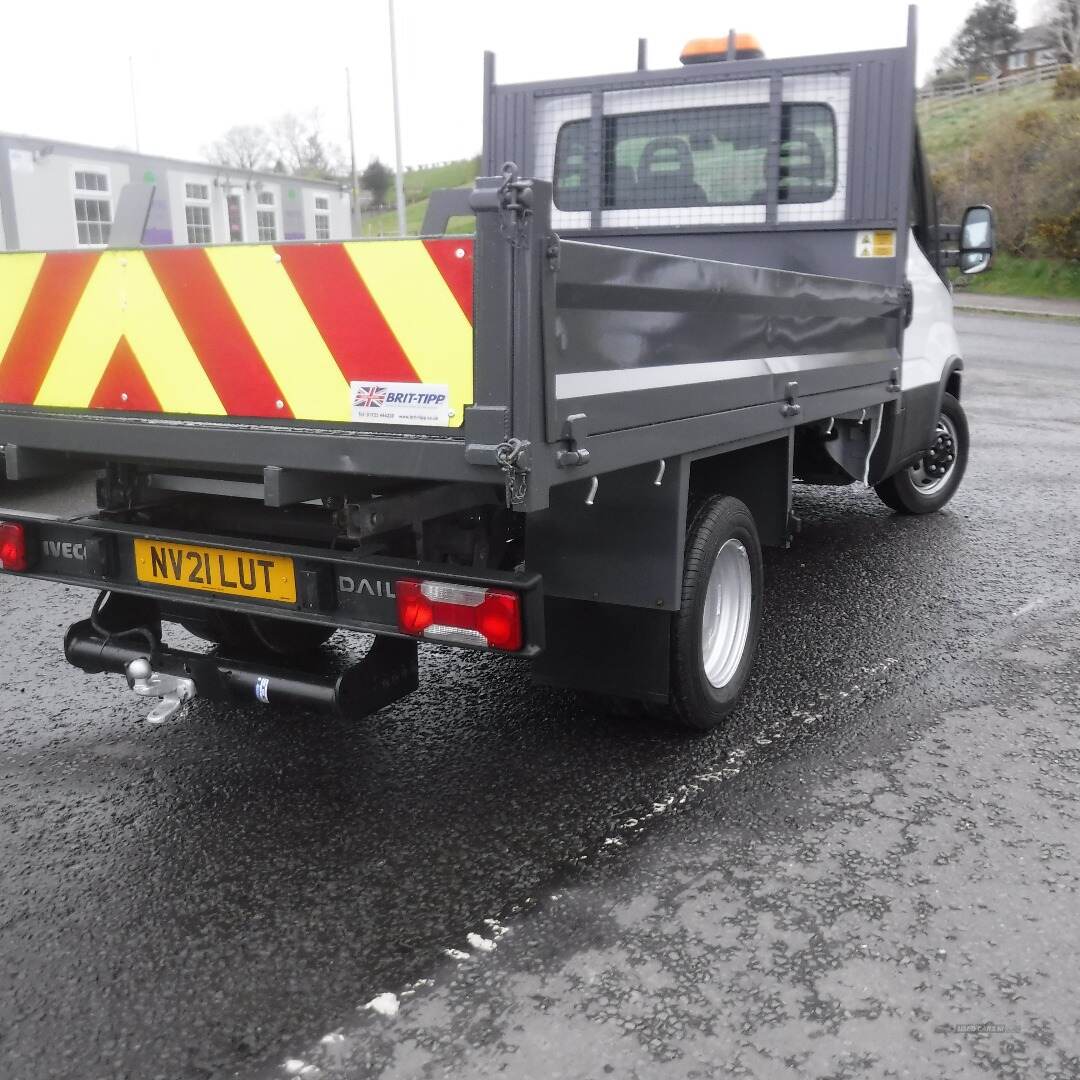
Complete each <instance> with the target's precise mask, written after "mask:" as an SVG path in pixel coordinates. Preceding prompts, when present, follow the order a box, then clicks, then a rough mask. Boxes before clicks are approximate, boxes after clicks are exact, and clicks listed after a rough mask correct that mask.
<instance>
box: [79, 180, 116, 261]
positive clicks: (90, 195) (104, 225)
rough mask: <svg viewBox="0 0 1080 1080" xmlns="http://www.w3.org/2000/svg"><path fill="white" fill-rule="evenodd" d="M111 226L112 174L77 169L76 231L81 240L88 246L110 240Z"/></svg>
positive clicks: (80, 241)
mask: <svg viewBox="0 0 1080 1080" xmlns="http://www.w3.org/2000/svg"><path fill="white" fill-rule="evenodd" d="M111 227H112V203H111V202H110V200H109V174H108V173H103V172H89V171H84V170H80V171H78V172H77V173H75V231H76V234H77V235H78V239H79V243H80V244H86V245H88V246H91V245H92V246H99V245H101V244H107V243H108V242H109V230H110V229H111Z"/></svg>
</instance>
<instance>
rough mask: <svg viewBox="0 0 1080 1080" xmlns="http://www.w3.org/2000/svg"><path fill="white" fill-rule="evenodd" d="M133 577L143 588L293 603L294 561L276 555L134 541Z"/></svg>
mask: <svg viewBox="0 0 1080 1080" xmlns="http://www.w3.org/2000/svg"><path fill="white" fill-rule="evenodd" d="M135 573H136V575H137V576H138V578H139V580H140V581H145V582H146V583H147V584H148V585H175V586H177V587H178V588H181V589H199V590H201V591H202V592H212V593H218V594H220V595H222V596H246V597H250V598H251V599H255V600H276V601H277V602H278V603H282V604H295V603H296V574H295V571H294V570H293V561H292V559H286V558H282V557H281V556H279V555H256V554H254V553H253V552H250V551H230V550H229V549H227V548H213V547H195V546H193V545H191V544H170V543H165V542H164V541H162V540H136V541H135Z"/></svg>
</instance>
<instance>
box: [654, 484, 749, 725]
mask: <svg viewBox="0 0 1080 1080" xmlns="http://www.w3.org/2000/svg"><path fill="white" fill-rule="evenodd" d="M763 580H764V574H763V571H762V563H761V543H760V541H759V539H758V532H757V526H756V525H755V524H754V518H753V516H752V515H751V513H750V511H749V510H748V509H747V508H746V506H745V505H744V504H743V503H741V502H740V501H739V500H738V499H734V498H731V497H730V496H722V495H719V496H714V497H713V498H710V499H707V500H706V501H705V502H704V503H702V504H701V505H700V506H699V507H698V509H697V513H696V514H695V515H694V518H693V521H692V522H691V524H690V527H689V529H688V530H687V539H686V558H685V561H684V564H683V590H682V604H681V606H680V610H679V614H678V615H677V616H676V619H675V624H674V629H673V633H672V650H671V714H672V718H673V719H674V720H675V721H677V722H678V723H679V724H681V725H682V726H684V727H688V728H695V729H697V730H699V731H708V730H710V729H711V728H715V727H717V726H718V725H719V724H721V723H722V722H723V721H724V719H725V718H726V717H727V715H728V714H729V713H730V712H731V711H732V709H734V708H735V706H736V704H737V703H738V700H739V696H740V694H741V693H742V690H743V687H744V686H745V685H746V680H747V679H748V678H749V675H750V668H751V666H752V665H753V662H754V653H755V651H756V650H757V642H758V634H759V632H760V629H761V606H762V596H763Z"/></svg>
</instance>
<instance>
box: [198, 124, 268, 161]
mask: <svg viewBox="0 0 1080 1080" xmlns="http://www.w3.org/2000/svg"><path fill="white" fill-rule="evenodd" d="M205 153H206V158H207V160H208V161H210V162H211V163H212V164H214V165H225V166H227V167H228V168H230V169H243V170H245V171H249V172H250V171H251V170H254V169H265V168H266V167H267V165H268V163H269V160H270V156H271V155H270V140H269V137H268V136H267V134H266V131H265V129H264V128H261V127H259V126H258V125H256V124H238V125H237V126H236V127H231V128H229V130H228V131H226V132H225V134H224V135H222V136H221V138H220V139H218V140H216V141H215V142H213V143H211V144H210V145H209V146H208V147H207V148H206V150H205Z"/></svg>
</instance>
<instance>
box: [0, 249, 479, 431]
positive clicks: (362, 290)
mask: <svg viewBox="0 0 1080 1080" xmlns="http://www.w3.org/2000/svg"><path fill="white" fill-rule="evenodd" d="M471 318H472V242H471V241H470V240H465V239H462V240H456V239H455V240H386V241H352V242H348V243H344V244H286V245H281V246H279V247H274V246H271V245H244V246H236V247H208V248H158V249H147V250H144V251H102V252H70V253H68V252H65V253H56V254H47V255H42V254H33V253H11V254H5V255H0V402H2V403H6V404H13V405H33V406H37V407H41V408H69V409H108V410H127V411H136V412H143V413H158V412H160V413H171V414H179V415H198V416H207V417H215V416H217V417H225V416H228V417H237V418H240V417H250V418H277V419H282V418H295V419H300V420H313V421H343V422H347V421H349V420H350V419H351V415H352V413H351V394H350V383H351V382H356V381H364V382H378V381H380V380H383V381H387V382H401V383H409V382H415V383H425V384H437V385H443V384H445V385H446V386H447V387H448V388H449V391H450V398H451V401H450V407H451V409H452V413H451V419H450V426H452V427H456V426H458V425H460V424H461V422H462V417H463V412H464V408H465V406H466V405H468V404H469V403H470V402H471V401H472V390H473V386H472V380H473V338H472V324H471Z"/></svg>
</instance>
